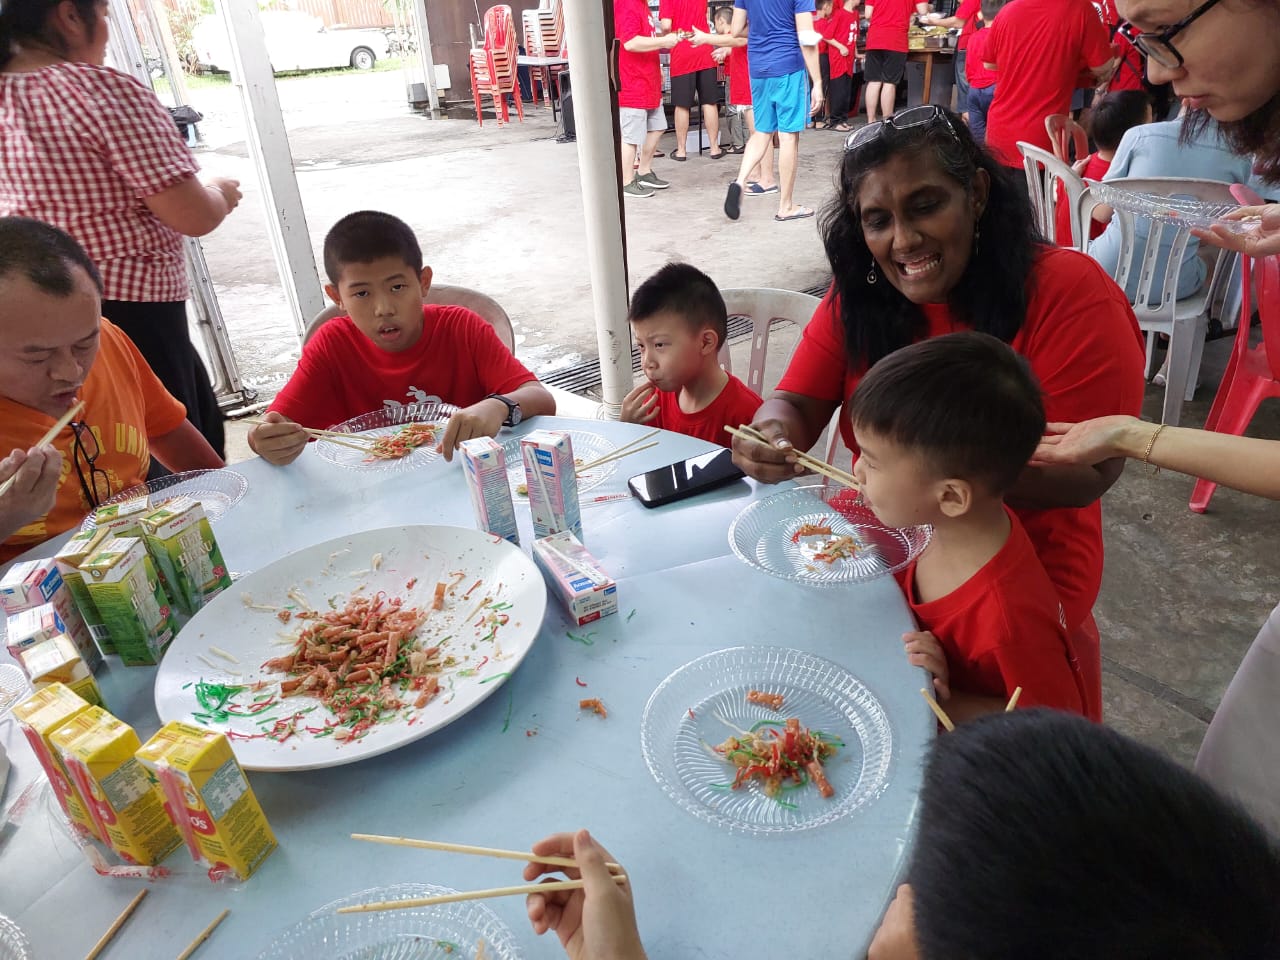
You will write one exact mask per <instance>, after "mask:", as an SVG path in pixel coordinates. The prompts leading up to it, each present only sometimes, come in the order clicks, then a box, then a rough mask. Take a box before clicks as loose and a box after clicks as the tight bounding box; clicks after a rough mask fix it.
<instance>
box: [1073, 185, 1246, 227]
mask: <svg viewBox="0 0 1280 960" xmlns="http://www.w3.org/2000/svg"><path fill="white" fill-rule="evenodd" d="M1093 190H1094V193H1095V194H1096V195H1097V197H1098V199H1099V200H1101V201H1102V202H1103V203H1105V204H1107V205H1108V206H1110V207H1115V208H1116V209H1117V210H1124V211H1125V212H1126V213H1132V214H1133V215H1134V216H1137V217H1146V218H1147V219H1148V220H1154V221H1156V222H1159V223H1166V224H1171V225H1172V226H1175V227H1204V228H1206V229H1207V228H1209V227H1212V226H1220V227H1226V228H1227V229H1228V230H1231V231H1232V232H1233V233H1247V232H1249V231H1250V230H1252V229H1253V228H1254V226H1255V225H1256V224H1255V222H1254V221H1251V220H1226V219H1223V218H1224V217H1226V215H1227V214H1229V213H1231V212H1233V211H1235V210H1238V209H1240V205H1239V204H1237V203H1214V202H1212V201H1208V200H1197V199H1195V198H1194V197H1186V196H1182V197H1178V196H1174V197H1164V196H1161V195H1160V194H1156V193H1138V192H1136V191H1133V190H1125V189H1124V188H1123V187H1115V186H1112V185H1111V184H1109V183H1105V182H1102V183H1096V184H1093Z"/></svg>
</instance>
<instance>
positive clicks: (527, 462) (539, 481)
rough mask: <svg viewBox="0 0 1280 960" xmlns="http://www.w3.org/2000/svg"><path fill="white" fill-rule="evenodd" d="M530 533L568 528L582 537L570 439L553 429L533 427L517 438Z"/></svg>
mask: <svg viewBox="0 0 1280 960" xmlns="http://www.w3.org/2000/svg"><path fill="white" fill-rule="evenodd" d="M520 456H521V457H522V458H523V460H524V475H525V482H526V483H527V484H528V485H529V511H530V513H532V514H533V536H534V538H535V539H537V538H539V537H546V536H550V535H551V534H553V533H562V532H564V531H566V530H567V531H568V532H570V533H572V534H573V535H574V536H575V537H577V538H578V539H579V540H581V539H582V508H581V506H580V505H579V504H578V468H577V466H576V465H575V464H574V461H573V441H572V440H571V439H570V437H569V435H568V434H567V433H563V432H560V431H557V430H534V431H532V432H530V433H527V434H525V435H524V436H523V437H522V438H521V439H520Z"/></svg>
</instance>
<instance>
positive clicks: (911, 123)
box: [844, 0, 1218, 153]
mask: <svg viewBox="0 0 1280 960" xmlns="http://www.w3.org/2000/svg"><path fill="white" fill-rule="evenodd" d="M1213 2H1214V3H1217V2H1218V0H1213ZM939 120H941V121H942V122H943V123H944V124H946V127H947V132H949V133H950V134H951V136H952V137H954V138H955V139H956V140H957V141H958V140H959V139H960V137H959V135H958V134H957V133H956V128H955V127H953V126H952V125H951V120H950V118H949V117H948V116H947V111H945V110H943V109H942V108H941V107H940V106H938V105H937V104H933V103H925V104H921V105H920V106H918V107H907V109H905V110H899V111H898V112H897V113H895V114H894V115H893V116H891V117H885V118H884V119H883V120H877V121H876V122H875V123H869V124H867V125H866V126H865V127H859V128H858V129H857V130H855V131H853V133H851V134H849V136H848V137H847V138H846V139H845V141H844V149H845V152H846V153H848V152H849V151H850V150H857V149H858V148H859V147H865V146H866V145H867V144H868V143H870V142H871V141H872V140H878V139H879V138H880V137H882V136H884V131H885V128H886V127H887V128H889V129H890V130H897V131H903V130H910V129H911V128H913V127H926V126H928V125H929V124H932V123H937V122H938V121H939Z"/></svg>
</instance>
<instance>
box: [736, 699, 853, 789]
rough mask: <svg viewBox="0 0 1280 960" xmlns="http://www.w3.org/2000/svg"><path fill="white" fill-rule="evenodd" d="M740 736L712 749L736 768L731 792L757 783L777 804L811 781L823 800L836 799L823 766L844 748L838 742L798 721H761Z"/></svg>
mask: <svg viewBox="0 0 1280 960" xmlns="http://www.w3.org/2000/svg"><path fill="white" fill-rule="evenodd" d="M739 733H740V735H739V736H732V737H730V738H729V739H727V740H726V741H724V743H722V744H720V745H719V746H716V747H713V748H712V749H713V750H714V751H715V752H716V753H717V754H719V755H720V756H722V757H724V759H725V760H727V761H729V762H730V763H732V764H733V765H734V767H736V768H737V770H736V772H735V774H734V778H733V782H732V783H731V784H730V785H729V786H730V788H731V789H733V790H737V789H740V788H741V787H742V786H743V785H744V784H748V783H751V782H752V781H755V780H758V781H760V782H761V783H762V784H763V785H764V792H765V795H766V796H768V797H771V798H773V799H775V800H777V799H779V798H780V797H781V795H782V794H783V793H784V792H786V791H789V790H797V789H800V788H801V787H803V786H805V785H806V784H808V783H809V782H810V781H812V782H813V784H814V786H816V787H817V788H818V792H819V793H820V794H822V796H823V797H828V798H829V797H833V796H835V789H834V788H833V787H832V786H831V783H830V781H829V780H827V774H826V771H825V770H824V769H823V766H822V762H823V761H824V760H826V759H828V758H829V757H832V756H834V755H835V753H836V750H837V749H839V748H840V747H843V746H844V742H843V741H842V740H840V739H839V738H837V737H833V736H830V735H829V734H825V733H822V732H821V731H819V730H810V729H809V728H808V727H802V726H800V721H799V719H797V718H796V717H791V718H789V719H787V720H786V721H785V722H784V721H781V720H761V721H760V722H759V723H757V724H756V725H755V726H753V727H752V728H751V729H750V730H749V731H739Z"/></svg>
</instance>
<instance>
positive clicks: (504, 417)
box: [249, 210, 556, 464]
mask: <svg viewBox="0 0 1280 960" xmlns="http://www.w3.org/2000/svg"><path fill="white" fill-rule="evenodd" d="M324 268H325V273H327V274H328V277H329V282H328V283H327V284H326V285H325V288H324V290H325V293H326V294H328V296H329V299H331V300H332V301H333V302H334V303H336V304H337V305H338V306H339V307H341V308H342V309H344V310H346V311H348V314H347V316H344V317H335V318H334V319H333V320H330V321H329V322H328V323H325V324H323V325H322V326H321V327H320V329H319V330H317V331H316V332H315V334H314V335H313V336H312V337H311V339H310V340H309V341H307V343H306V345H305V346H304V347H303V348H302V359H301V360H299V361H298V369H297V370H295V371H294V373H293V376H291V377H290V378H289V382H288V383H287V384H285V387H284V389H283V390H281V391H280V393H279V394H278V395H277V396H276V398H275V400H274V401H272V403H271V406H270V408H269V409H268V412H267V414H266V415H265V417H264V418H263V419H264V420H265V421H266V422H265V423H262V424H259V425H258V426H256V427H254V428H253V430H252V431H250V433H249V446H250V447H252V448H253V451H254V452H255V453H257V454H258V455H259V456H261V457H262V458H263V459H264V460H267V461H269V462H270V463H275V464H286V463H292V462H293V461H294V460H295V459H297V456H298V454H300V453H301V452H302V451H303V448H305V447H306V445H307V441H308V440H309V439H310V435H309V434H308V433H307V431H306V429H305V428H307V427H314V428H321V429H323V428H326V427H330V426H333V425H334V424H338V423H342V422H343V421H344V420H349V419H351V418H352V417H357V416H360V415H361V414H364V413H369V412H371V411H374V410H381V409H382V408H384V407H399V406H404V405H409V404H413V403H425V402H427V401H431V400H437V401H442V402H444V403H449V404H453V405H455V406H457V407H460V408H461V409H460V410H458V412H457V413H455V414H454V415H453V416H452V417H451V418H450V419H449V425H448V426H447V427H446V428H445V432H444V437H443V439H442V440H441V442H440V448H441V451H442V452H443V454H444V458H445V460H452V459H453V451H454V450H455V449H456V448H457V445H458V444H459V443H461V442H462V441H463V440H469V439H471V438H472V437H481V436H486V437H492V436H494V435H495V434H496V433H497V432H498V431H499V430H500V429H501V428H502V427H503V426H508V427H512V426H515V425H516V424H518V423H520V422H521V421H522V420H527V419H528V418H530V417H535V416H538V415H539V414H553V413H555V411H556V403H555V400H554V398H553V397H552V396H551V393H550V391H548V390H547V388H546V387H544V386H543V385H542V384H541V383H539V382H538V381H537V379H536V378H535V377H534V375H533V374H532V373H530V372H529V371H528V369H527V368H526V367H525V366H524V364H522V363H521V362H520V361H519V360H517V359H516V358H515V356H513V355H512V353H511V351H510V350H508V349H507V347H506V344H504V343H503V342H502V341H501V340H500V339H499V338H498V335H497V333H495V332H494V329H493V327H492V325H491V324H489V323H488V322H486V321H485V320H484V319H483V318H482V317H480V316H479V315H478V314H476V313H473V312H472V311H470V310H468V309H466V308H465V307H457V306H445V305H443V304H424V303H423V300H424V299H425V298H426V296H427V291H428V290H430V289H431V277H432V274H431V268H430V267H428V266H423V263H422V249H421V248H420V247H419V246H418V240H417V238H416V237H415V236H414V235H413V230H412V229H411V228H410V227H409V225H408V224H407V223H405V222H404V221H403V220H400V219H399V218H397V217H393V216H392V215H391V214H389V213H379V212H376V211H372V210H364V211H360V212H358V213H352V214H348V215H347V216H345V217H343V218H342V219H341V220H339V221H338V222H337V223H336V224H334V226H333V229H332V230H330V231H329V235H328V236H326V237H325V238H324Z"/></svg>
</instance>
